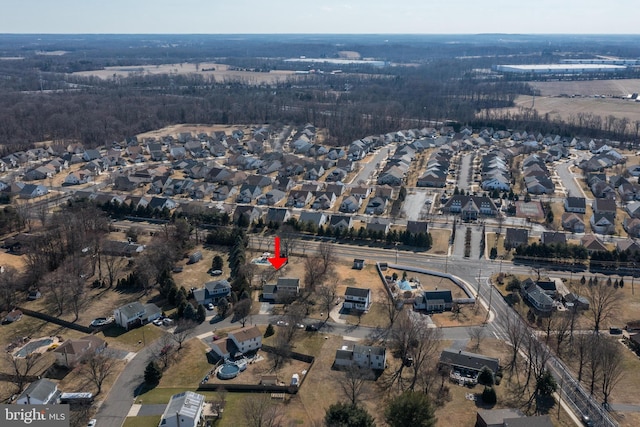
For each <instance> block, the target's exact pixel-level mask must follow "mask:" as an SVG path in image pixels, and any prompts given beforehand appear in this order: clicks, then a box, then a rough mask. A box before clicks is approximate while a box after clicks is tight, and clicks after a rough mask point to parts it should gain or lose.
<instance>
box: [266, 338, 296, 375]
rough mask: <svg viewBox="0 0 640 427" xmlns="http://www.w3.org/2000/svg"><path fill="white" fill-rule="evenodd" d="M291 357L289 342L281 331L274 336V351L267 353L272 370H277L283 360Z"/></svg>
mask: <svg viewBox="0 0 640 427" xmlns="http://www.w3.org/2000/svg"><path fill="white" fill-rule="evenodd" d="M290 355H291V340H290V339H288V337H287V334H286V333H284V332H283V330H282V329H280V330H279V331H278V334H277V335H276V340H275V345H274V351H273V352H271V353H269V357H271V360H272V361H273V369H274V370H277V369H278V368H279V367H280V366H281V365H282V363H283V362H284V361H285V360H288V359H289V356H290Z"/></svg>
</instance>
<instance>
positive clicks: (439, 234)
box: [429, 228, 451, 255]
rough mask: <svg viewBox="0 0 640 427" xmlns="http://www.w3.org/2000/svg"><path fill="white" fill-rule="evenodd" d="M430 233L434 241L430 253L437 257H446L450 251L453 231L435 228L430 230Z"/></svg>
mask: <svg viewBox="0 0 640 427" xmlns="http://www.w3.org/2000/svg"><path fill="white" fill-rule="evenodd" d="M429 233H430V234H431V238H432V239H433V244H432V245H431V249H430V250H429V252H431V253H434V254H437V255H445V254H446V253H447V251H448V250H449V240H450V239H451V231H450V230H441V229H436V228H433V229H431V230H429Z"/></svg>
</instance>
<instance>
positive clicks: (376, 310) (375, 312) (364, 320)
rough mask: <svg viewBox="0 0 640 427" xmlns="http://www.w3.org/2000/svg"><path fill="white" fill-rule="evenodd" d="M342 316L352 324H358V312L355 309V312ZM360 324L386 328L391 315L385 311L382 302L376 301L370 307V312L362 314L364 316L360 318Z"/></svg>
mask: <svg viewBox="0 0 640 427" xmlns="http://www.w3.org/2000/svg"><path fill="white" fill-rule="evenodd" d="M342 317H344V319H345V320H346V321H347V323H349V324H351V325H357V324H358V315H357V314H356V312H355V311H354V313H353V314H351V313H350V314H346V315H342ZM359 324H360V325H362V326H370V327H372V328H375V327H376V326H379V327H381V328H386V327H387V325H388V324H389V317H388V316H387V314H386V313H385V310H384V307H383V305H382V304H380V303H377V302H374V303H372V304H371V308H369V312H368V313H366V314H364V315H362V317H361V318H360V322H359Z"/></svg>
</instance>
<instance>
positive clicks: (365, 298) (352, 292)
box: [343, 286, 371, 311]
mask: <svg viewBox="0 0 640 427" xmlns="http://www.w3.org/2000/svg"><path fill="white" fill-rule="evenodd" d="M343 307H344V308H347V309H355V310H360V311H367V310H369V307H371V289H362V288H352V287H351V286H348V287H347V290H346V291H345V292H344V304H343Z"/></svg>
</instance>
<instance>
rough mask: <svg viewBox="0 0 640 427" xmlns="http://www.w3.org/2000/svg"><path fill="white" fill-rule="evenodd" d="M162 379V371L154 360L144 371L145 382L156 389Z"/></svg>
mask: <svg viewBox="0 0 640 427" xmlns="http://www.w3.org/2000/svg"><path fill="white" fill-rule="evenodd" d="M161 378H162V370H161V369H160V367H159V366H158V364H157V363H156V362H155V360H152V361H151V362H149V363H148V364H147V367H146V368H145V370H144V382H145V383H146V384H147V385H149V386H152V387H155V386H157V385H158V383H159V382H160V379H161Z"/></svg>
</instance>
